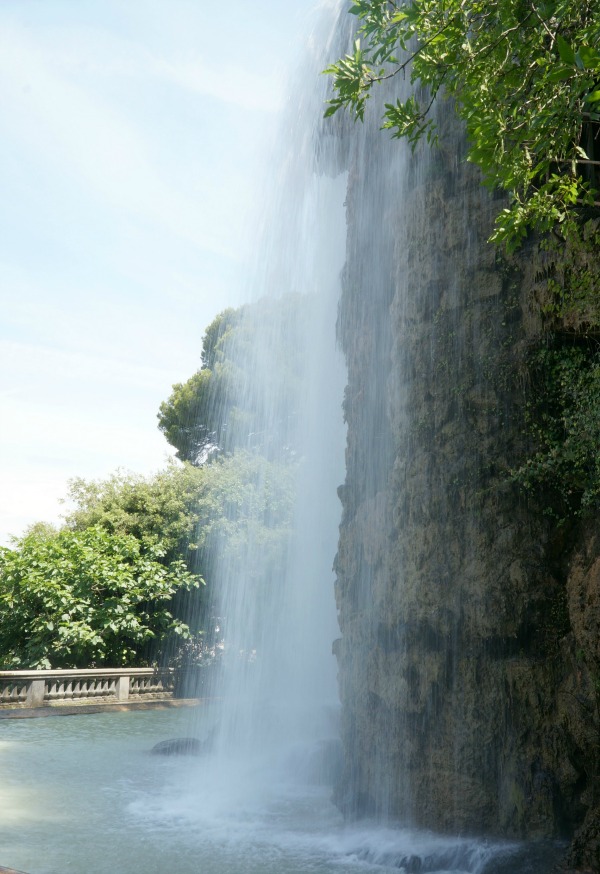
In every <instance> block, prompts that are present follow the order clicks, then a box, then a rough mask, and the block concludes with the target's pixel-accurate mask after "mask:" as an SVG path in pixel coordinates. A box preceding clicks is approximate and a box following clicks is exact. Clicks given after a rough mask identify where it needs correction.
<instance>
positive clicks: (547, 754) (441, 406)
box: [335, 112, 600, 870]
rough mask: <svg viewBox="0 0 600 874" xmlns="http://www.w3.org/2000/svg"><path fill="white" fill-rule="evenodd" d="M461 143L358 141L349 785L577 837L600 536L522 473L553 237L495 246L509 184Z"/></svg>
mask: <svg viewBox="0 0 600 874" xmlns="http://www.w3.org/2000/svg"><path fill="white" fill-rule="evenodd" d="M374 115H376V112H375V113H374ZM441 124H442V127H443V126H444V125H446V126H448V125H450V124H451V122H450V121H449V120H445V119H442V120H441ZM442 133H444V131H442ZM441 139H442V138H441ZM442 142H443V139H442ZM445 142H446V143H448V142H452V140H446V141H445ZM454 144H455V148H452V147H448V146H446V147H444V146H442V148H441V149H440V150H439V151H438V152H437V153H435V154H434V155H433V157H431V158H430V159H428V158H427V157H426V156H424V154H418V156H417V158H416V159H414V160H413V159H410V156H409V155H406V154H405V156H404V157H402V156H401V155H400V151H401V149H402V146H401V145H399V144H398V143H397V142H395V141H394V142H388V141H386V138H385V137H384V136H382V135H381V133H380V132H379V131H378V130H375V128H373V129H372V130H370V129H369V127H368V125H365V130H364V131H362V132H361V133H360V134H359V135H358V136H357V141H356V143H355V145H354V149H353V151H352V150H350V158H349V160H350V165H349V183H348V198H347V214H348V240H349V243H348V261H347V264H346V268H345V275H344V291H343V298H342V303H341V307H340V315H339V324H338V330H339V335H340V340H341V343H342V346H343V348H344V351H345V354H346V358H347V362H348V374H349V376H348V387H347V390H346V396H345V402H344V413H345V417H346V420H347V422H348V445H347V452H346V461H347V478H346V482H345V483H344V485H343V486H342V487H341V488H340V498H341V500H342V505H343V518H342V525H341V529H340V541H339V550H338V555H337V557H336V562H335V569H336V573H337V583H336V597H337V603H338V608H339V615H340V623H341V630H342V637H341V640H340V641H338V642H337V643H336V648H335V649H336V655H337V658H338V664H339V682H340V692H341V697H342V702H343V718H342V737H343V745H344V764H343V768H342V777H341V779H340V781H339V782H338V786H337V789H336V800H337V803H338V805H339V806H340V808H341V809H342V810H343V811H344V812H345V813H346V814H347V815H348V816H350V817H360V816H365V815H369V816H370V815H378V816H382V815H383V816H388V815H389V816H392V817H395V818H399V819H402V818H405V817H410V818H411V820H412V821H413V822H416V823H417V824H418V825H421V826H423V827H425V828H433V829H439V830H443V831H450V832H460V831H467V832H471V833H473V832H475V833H488V834H496V835H497V834H502V835H506V836H516V837H527V838H551V837H558V836H567V837H570V836H572V835H573V834H575V832H576V831H577V829H581V827H582V825H583V824H584V822H587V819H586V816H591V814H590V813H589V811H590V810H592V808H593V807H594V804H595V799H596V798H597V797H598V795H597V786H596V784H597V781H598V773H599V767H600V766H599V746H598V740H599V737H600V733H599V720H598V706H597V699H598V680H597V678H598V677H599V676H600V642H599V641H600V633H599V632H600V538H599V537H598V536H597V534H596V531H595V530H594V528H593V526H591V527H589V528H585V527H584V526H581V525H579V524H574V525H573V526H572V528H571V530H570V531H569V533H568V536H567V537H565V538H564V539H563V541H561V542H558V541H557V540H556V536H555V534H554V533H553V532H552V529H551V526H550V525H549V523H548V520H547V519H546V518H545V517H544V516H543V515H542V514H541V513H540V512H539V508H538V509H536V507H534V506H533V505H528V503H527V502H526V501H525V500H524V499H523V498H522V497H521V496H520V495H519V494H518V493H517V492H516V490H515V489H514V488H513V487H512V486H510V484H509V481H508V472H509V470H510V468H511V467H512V466H514V465H515V463H516V461H517V460H518V459H519V458H520V456H521V453H522V450H523V446H524V437H523V415H524V406H525V404H526V402H527V389H528V386H527V379H526V366H525V361H526V355H527V351H528V349H529V348H530V347H531V345H532V344H533V343H534V342H536V340H537V338H538V337H539V334H540V327H541V326H540V322H539V319H538V317H537V316H536V315H535V311H534V309H532V307H531V306H530V302H531V294H532V287H533V284H534V282H535V274H536V266H535V265H536V257H537V254H536V249H535V247H534V246H533V244H531V245H530V246H529V247H526V249H525V250H524V252H523V253H522V255H521V256H520V258H519V260H512V261H510V262H508V261H506V260H503V259H500V258H498V256H497V253H496V252H495V250H494V249H493V247H491V246H490V245H488V244H487V242H486V240H487V237H488V235H489V233H490V232H491V227H492V219H493V215H494V213H495V212H496V209H497V206H498V204H497V203H494V202H493V201H492V200H491V198H490V197H489V195H488V194H487V193H486V192H485V191H483V190H482V188H481V185H480V180H479V177H478V176H477V173H476V172H475V171H474V169H473V168H471V167H469V166H467V165H466V164H465V163H464V162H463V161H462V160H461V158H460V154H461V149H460V142H459V141H457V140H456V139H455V140H454ZM444 149H445V150H444ZM417 151H418V150H417ZM428 161H429V164H428ZM417 168H418V169H417ZM594 821H596V820H594ZM593 828H595V826H594V827H593V826H591V825H590V831H588V832H585V833H581V834H582V837H581V844H582V846H585V847H589V848H592V847H593V846H594V845H595V844H594V841H595V837H594V836H593V834H594V833H593ZM578 852H579V851H578ZM586 852H588V850H585V852H584V851H583V850H582V851H581V852H580V853H579V855H577V856H573V859H574V860H579V859H581V860H584V861H583V862H582V864H589V862H587V861H585V860H587V859H588V856H586V855H585V853H586ZM589 852H591V853H593V852H595V851H594V850H593V849H589ZM577 864H579V862H577ZM499 870H501V869H499ZM523 870H527V869H526V868H524V869H523ZM532 870H534V869H532ZM540 870H542V869H540ZM583 870H585V869H583ZM595 870H600V868H596V869H595Z"/></svg>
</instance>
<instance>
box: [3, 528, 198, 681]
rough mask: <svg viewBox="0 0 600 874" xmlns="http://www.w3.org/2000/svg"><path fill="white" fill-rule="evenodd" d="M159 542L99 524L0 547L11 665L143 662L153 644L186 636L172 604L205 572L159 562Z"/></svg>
mask: <svg viewBox="0 0 600 874" xmlns="http://www.w3.org/2000/svg"><path fill="white" fill-rule="evenodd" d="M163 555H164V549H163V547H162V546H161V544H160V543H159V542H156V543H154V544H153V545H149V546H142V544H141V543H140V541H139V540H138V539H136V538H135V537H134V536H132V535H130V534H123V533H113V534H109V533H108V532H107V531H106V530H104V529H103V528H101V527H100V526H98V525H96V526H93V527H90V528H87V529H85V530H83V531H69V530H66V529H65V530H63V531H59V532H54V533H52V532H49V531H45V532H44V531H39V530H37V531H36V530H34V531H31V532H30V533H29V534H27V535H25V537H23V538H22V539H21V540H19V541H17V543H16V544H15V548H13V549H6V548H2V549H1V550H0V659H1V661H2V663H3V664H4V666H5V667H6V668H15V667H55V668H56V667H89V666H95V667H99V666H102V665H110V666H111V667H114V666H120V665H130V664H139V663H140V662H143V661H144V654H145V653H146V652H147V650H148V646H149V644H150V643H160V642H161V641H164V640H165V639H166V638H167V637H168V636H169V635H179V636H182V637H185V636H186V635H187V634H188V628H187V626H186V625H185V624H184V623H182V622H180V621H178V620H176V619H174V618H173V616H172V614H171V612H170V611H169V609H168V608H167V605H168V604H169V602H170V601H171V599H172V597H173V595H174V593H175V592H176V591H177V590H180V589H191V588H194V587H197V586H198V585H199V584H200V579H199V578H198V577H197V576H194V575H193V574H190V573H189V571H188V570H187V569H186V567H185V565H184V563H183V562H181V561H173V562H171V563H170V564H169V565H168V566H167V567H165V565H164V564H161V559H162V558H163Z"/></svg>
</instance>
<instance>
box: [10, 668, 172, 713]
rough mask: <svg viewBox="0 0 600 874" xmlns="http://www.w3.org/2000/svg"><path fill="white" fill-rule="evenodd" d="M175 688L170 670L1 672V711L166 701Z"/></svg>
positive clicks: (121, 669)
mask: <svg viewBox="0 0 600 874" xmlns="http://www.w3.org/2000/svg"><path fill="white" fill-rule="evenodd" d="M174 687H175V671H173V670H172V669H169V668H94V669H89V670H85V669H83V670H82V669H66V670H40V671H0V709H6V708H11V709H12V708H31V707H53V706H57V705H76V704H79V703H82V704H120V703H123V704H126V703H129V702H136V701H148V702H149V701H157V700H161V701H164V700H167V699H172V698H173V697H174Z"/></svg>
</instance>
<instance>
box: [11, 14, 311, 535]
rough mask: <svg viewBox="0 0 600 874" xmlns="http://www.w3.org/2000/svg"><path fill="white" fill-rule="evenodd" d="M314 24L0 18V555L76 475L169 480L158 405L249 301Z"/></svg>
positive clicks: (242, 17)
mask: <svg viewBox="0 0 600 874" xmlns="http://www.w3.org/2000/svg"><path fill="white" fill-rule="evenodd" d="M313 7H314V0H296V2H295V3H288V2H284V0H255V2H253V3H249V2H248V0H229V2H228V3H226V4H225V3H220V4H214V3H211V2H209V0H2V2H1V3H0V191H1V197H0V426H1V427H0V543H3V544H9V543H10V542H11V540H10V538H11V537H12V536H18V535H20V534H21V533H22V532H23V531H24V530H25V528H26V527H27V526H28V525H30V524H32V523H34V522H36V521H42V520H43V521H50V522H57V521H59V516H60V514H61V513H63V512H64V511H65V508H64V506H63V505H62V504H61V503H60V499H61V498H64V497H65V496H66V493H67V483H68V480H69V479H71V478H73V477H84V478H86V479H96V478H102V477H106V476H108V475H109V474H110V473H112V472H114V471H115V470H117V469H119V468H121V469H124V470H131V471H135V472H138V473H142V474H150V473H152V472H153V471H156V470H158V469H160V468H161V467H164V465H165V463H166V460H167V457H168V456H169V455H170V454H171V450H170V448H169V446H168V444H167V443H166V441H165V439H164V437H163V435H162V434H161V433H160V432H159V431H158V429H157V420H156V414H157V412H158V408H159V405H160V403H161V401H163V400H165V399H166V398H167V397H168V396H169V394H170V391H171V386H172V385H173V384H174V383H176V382H182V381H185V380H186V379H187V378H188V377H189V376H191V375H192V374H193V373H194V371H195V370H196V369H197V368H198V367H199V365H200V351H201V343H202V335H203V333H204V329H205V328H206V326H207V325H208V324H209V323H210V322H211V321H212V319H213V318H214V316H215V315H216V314H217V313H219V312H220V311H221V310H222V309H224V308H225V307H227V306H235V305H237V304H239V303H240V302H241V301H242V300H243V299H244V295H245V288H246V278H247V272H248V269H249V267H248V264H249V260H250V258H251V252H250V249H251V246H250V244H249V239H250V235H249V228H250V227H251V226H252V222H253V216H254V215H255V213H256V208H257V204H259V203H260V201H261V194H262V191H261V185H262V181H261V180H262V179H263V175H264V172H265V167H266V166H267V164H266V161H265V157H264V156H265V155H266V154H268V150H269V142H270V141H271V140H272V138H273V137H274V136H275V133H274V132H275V130H276V129H277V122H278V120H279V118H280V116H281V113H282V110H283V108H284V106H285V103H286V99H287V98H286V95H287V91H286V79H287V76H288V75H289V74H290V73H291V72H292V71H293V70H294V68H295V67H296V66H297V64H298V62H299V59H300V57H301V53H302V47H303V44H304V42H305V39H306V38H307V37H308V34H309V33H310V29H311V27H312V25H313V24H314V18H315V13H314V10H313Z"/></svg>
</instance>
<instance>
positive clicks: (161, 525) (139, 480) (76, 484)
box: [65, 462, 205, 563]
mask: <svg viewBox="0 0 600 874" xmlns="http://www.w3.org/2000/svg"><path fill="white" fill-rule="evenodd" d="M204 488H205V477H204V476H203V474H202V472H201V471H200V470H198V469H197V468H194V467H192V466H191V465H189V464H184V465H181V464H177V463H175V462H172V463H170V464H169V465H168V466H167V468H166V469H165V470H162V471H159V472H158V473H157V474H154V475H153V476H147V477H145V476H140V475H138V474H132V473H124V472H122V471H119V472H117V473H115V474H113V475H112V476H110V477H108V479H105V480H84V479H81V478H78V479H73V480H71V482H70V484H69V492H68V502H69V503H70V504H71V506H72V509H71V510H70V511H69V512H68V513H67V514H66V517H65V520H66V526H67V527H68V528H70V529H72V530H74V531H84V530H85V529H87V528H90V527H92V526H94V525H99V526H101V527H102V528H103V529H104V530H105V531H107V532H108V533H109V534H131V535H133V536H134V537H136V538H137V539H138V540H139V541H140V542H141V543H142V544H144V545H146V546H153V545H155V544H157V543H160V544H161V545H162V548H163V549H164V551H165V554H164V557H163V559H162V560H163V562H166V563H168V562H170V561H172V560H173V559H175V558H178V559H186V560H188V561H190V558H191V557H190V551H191V550H194V549H195V547H196V542H195V540H196V538H195V533H196V527H197V522H198V519H199V512H198V502H199V500H200V497H201V495H202V493H203V490H204Z"/></svg>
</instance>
